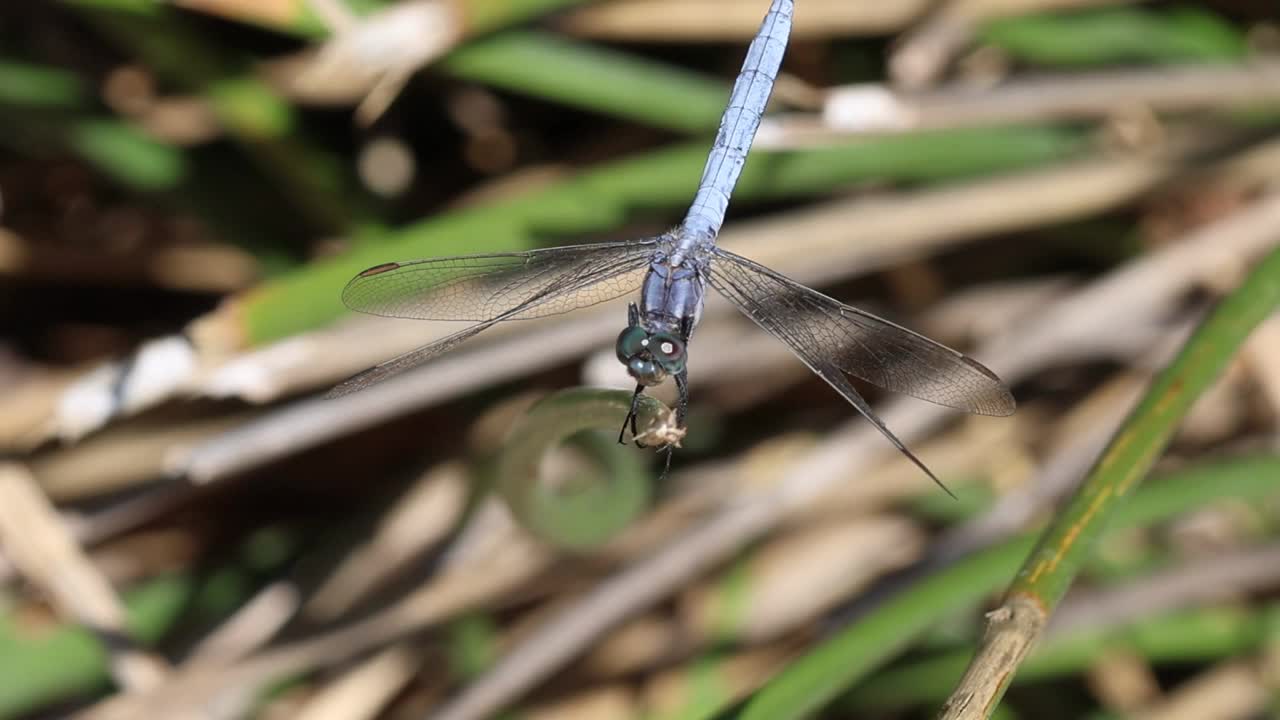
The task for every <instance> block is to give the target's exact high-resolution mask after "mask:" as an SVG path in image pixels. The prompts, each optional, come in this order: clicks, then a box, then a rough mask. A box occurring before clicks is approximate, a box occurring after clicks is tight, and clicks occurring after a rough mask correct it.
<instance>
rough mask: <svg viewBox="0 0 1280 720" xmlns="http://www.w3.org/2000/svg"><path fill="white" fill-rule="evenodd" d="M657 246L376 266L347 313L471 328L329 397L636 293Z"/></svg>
mask: <svg viewBox="0 0 1280 720" xmlns="http://www.w3.org/2000/svg"><path fill="white" fill-rule="evenodd" d="M657 242H658V240H657V239H647V240H638V241H632V242H621V243H600V244H595V245H576V246H566V247H558V248H547V249H543V250H531V251H529V252H522V253H498V254H493V255H466V256H459V257H449V258H436V259H431V260H417V261H413V262H405V263H387V264H385V265H378V266H375V267H372V268H369V269H368V270H365V271H364V272H362V273H360V274H359V275H357V276H356V277H355V278H354V279H353V280H352V281H351V282H350V283H347V287H346V289H345V290H344V291H343V293H342V300H343V302H344V303H346V304H347V307H349V308H351V309H352V310H358V311H360V312H366V313H370V314H372V315H383V316H387V317H401V318H417V319H424V320H475V321H477V323H476V324H475V325H472V326H470V327H467V328H464V329H463V330H460V331H458V332H456V333H454V334H452V335H450V336H448V337H445V338H443V339H441V340H437V341H436V342H434V343H431V344H430V345H424V346H422V347H420V348H418V349H416V350H412V351H410V352H407V353H405V354H403V355H400V356H398V357H395V358H392V359H391V360H388V361H387V362H384V363H382V364H380V365H377V366H374V367H372V368H370V369H368V370H365V371H364V372H362V373H360V374H358V375H355V376H353V377H351V378H349V379H347V380H346V381H344V382H343V383H342V384H340V385H338V386H337V387H335V388H334V389H332V390H330V391H329V393H328V397H340V396H342V395H348V394H350V393H353V392H356V391H357V390H363V389H364V388H367V387H369V386H370V385H373V384H374V383H377V382H381V381H382V380H385V379H387V378H388V377H391V376H392V375H396V374H398V373H400V372H403V371H405V370H408V369H409V368H412V367H415V366H417V365H420V364H422V363H424V362H426V361H427V360H430V359H431V358H434V357H436V356H437V355H441V354H443V353H445V352H448V351H449V350H452V349H453V348H454V347H456V346H458V345H459V344H460V343H462V342H463V341H464V340H467V339H468V338H471V337H473V336H475V335H478V334H479V333H480V332H482V331H483V330H485V329H487V328H489V327H492V326H493V325H495V324H497V323H499V322H502V321H503V320H524V319H528V318H535V317H546V316H548V315H556V314H559V313H565V312H568V311H570V310H575V309H577V308H583V307H588V306H590V305H595V304H597V303H601V302H604V301H606V300H612V299H613V298H616V297H619V296H621V295H625V294H626V293H628V292H633V291H635V290H637V289H639V287H640V282H641V280H642V279H643V276H644V273H645V271H646V270H647V269H648V266H649V260H650V257H651V256H652V254H653V251H654V248H655V245H656V243H657Z"/></svg>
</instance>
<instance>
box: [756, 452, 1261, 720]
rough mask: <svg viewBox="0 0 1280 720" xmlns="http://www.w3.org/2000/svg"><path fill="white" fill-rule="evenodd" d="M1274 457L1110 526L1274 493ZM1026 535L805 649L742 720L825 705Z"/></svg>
mask: <svg viewBox="0 0 1280 720" xmlns="http://www.w3.org/2000/svg"><path fill="white" fill-rule="evenodd" d="M1278 478H1280V457H1274V456H1262V457H1256V458H1245V459H1238V460H1231V461H1227V462H1218V463H1214V464H1206V465H1203V466H1199V467H1195V468H1189V469H1187V470H1183V471H1181V472H1178V473H1177V474H1175V475H1171V476H1169V477H1168V478H1166V479H1164V480H1162V481H1161V482H1159V483H1155V484H1153V485H1151V486H1150V487H1146V488H1143V489H1141V490H1140V491H1138V492H1136V493H1135V495H1134V497H1133V500H1132V501H1131V502H1130V503H1128V504H1126V505H1124V506H1122V507H1121V508H1119V509H1118V510H1117V512H1116V517H1115V523H1114V526H1115V528H1116V529H1123V528H1131V527H1139V526H1144V525H1150V524H1153V523H1157V522H1160V521H1162V520H1166V519H1168V518H1172V517H1175V516H1177V515H1179V514H1181V513H1184V512H1187V511H1188V510H1191V509H1193V508H1197V507H1200V506H1202V505H1203V504H1204V503H1205V502H1206V500H1207V499H1210V498H1221V497H1233V498H1245V499H1249V500H1257V499H1261V498H1265V497H1269V496H1273V495H1274V494H1275V493H1276V489H1277V479H1278ZM1032 543H1033V537H1032V536H1030V535H1027V536H1023V537H1020V538H1017V539H1013V540H1009V541H1007V542H1005V543H1002V544H1000V545H998V546H995V547H992V548H989V549H987V550H984V551H982V552H979V553H976V554H974V555H972V556H970V557H968V558H965V559H963V560H961V561H960V562H958V563H957V564H955V565H953V566H951V567H950V568H948V569H946V570H943V571H942V572H940V573H938V574H936V575H934V576H932V577H930V578H928V579H926V580H924V581H923V582H921V583H918V584H916V585H914V586H912V587H911V588H909V589H907V590H905V591H903V592H902V593H901V594H900V595H898V596H897V597H895V598H894V599H892V600H890V601H889V602H887V603H885V604H884V605H883V606H881V607H880V608H879V609H878V610H876V611H875V612H873V613H871V614H870V615H868V616H866V617H864V618H862V619H861V620H860V621H859V622H857V623H856V624H854V625H851V626H849V627H848V628H845V629H844V630H842V631H840V632H839V633H838V634H836V635H835V636H833V637H832V638H830V639H829V640H827V641H825V642H824V643H822V644H821V645H820V646H818V647H816V648H814V649H813V650H811V651H809V652H808V653H807V654H805V655H804V656H803V657H801V658H800V659H799V660H797V661H796V662H794V663H792V664H791V665H790V666H789V667H788V668H787V669H786V670H785V671H783V672H782V673H781V674H779V675H778V676H777V677H775V678H774V679H773V680H772V681H770V682H769V683H768V684H767V685H766V686H765V687H764V688H763V689H762V690H761V691H760V692H758V693H757V694H756V695H755V697H753V698H752V700H751V701H750V702H749V703H748V704H747V706H746V707H745V709H744V710H743V712H742V714H741V716H740V717H741V720H788V719H789V718H800V717H804V716H805V715H806V714H808V713H810V712H812V711H813V710H816V709H818V708H821V707H823V706H824V705H826V704H827V703H828V702H830V701H831V700H832V699H834V698H835V697H836V696H837V695H839V694H840V693H842V692H844V691H845V690H846V689H847V688H849V687H851V686H852V685H853V684H854V683H855V682H857V681H858V680H859V679H861V678H862V677H864V676H865V675H866V674H867V673H868V672H869V671H871V670H872V669H874V668H876V667H878V666H880V665H882V664H883V663H885V662H886V661H888V660H889V659H890V658H892V657H893V656H895V655H897V654H898V653H899V652H900V651H901V650H902V649H903V648H904V647H906V646H907V645H908V644H909V643H911V642H912V640H913V639H914V638H915V636H917V635H918V634H920V633H921V632H923V631H924V630H925V629H926V628H928V627H929V626H930V625H932V624H933V623H935V622H937V621H938V619H939V618H942V617H946V616H947V615H950V614H953V613H956V612H961V611H965V610H968V609H970V608H972V607H974V606H976V605H977V604H978V603H979V601H980V600H981V599H982V598H983V597H985V596H987V595H988V594H990V593H992V592H994V591H995V590H996V589H997V588H999V586H1000V584H1001V583H1004V582H1006V581H1008V579H1009V578H1010V577H1011V576H1013V574H1014V572H1015V570H1016V569H1017V567H1018V563H1019V562H1020V561H1022V560H1023V558H1025V557H1026V553H1027V551H1028V550H1029V549H1030V548H1031V547H1032Z"/></svg>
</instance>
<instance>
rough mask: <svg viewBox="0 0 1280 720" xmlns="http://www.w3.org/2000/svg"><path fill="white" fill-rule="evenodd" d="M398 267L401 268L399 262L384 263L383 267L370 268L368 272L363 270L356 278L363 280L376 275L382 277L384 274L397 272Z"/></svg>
mask: <svg viewBox="0 0 1280 720" xmlns="http://www.w3.org/2000/svg"><path fill="white" fill-rule="evenodd" d="M398 267H400V263H398V262H387V263H382V264H381V265H374V266H373V267H371V268H368V269H366V270H361V271H360V273H359V274H358V275H356V277H358V278H363V277H372V276H374V275H381V274H382V273H384V272H389V271H391V270H395V269H396V268H398Z"/></svg>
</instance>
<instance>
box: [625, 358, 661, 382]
mask: <svg viewBox="0 0 1280 720" xmlns="http://www.w3.org/2000/svg"><path fill="white" fill-rule="evenodd" d="M627 373H629V374H630V375H631V377H633V378H635V379H636V382H638V383H640V384H641V385H645V386H653V385H660V384H662V381H663V380H665V379H666V378H667V373H666V371H665V370H663V369H662V367H661V366H659V365H658V364H657V363H655V362H654V361H652V360H648V359H645V358H642V357H633V358H631V360H629V361H628V362H627Z"/></svg>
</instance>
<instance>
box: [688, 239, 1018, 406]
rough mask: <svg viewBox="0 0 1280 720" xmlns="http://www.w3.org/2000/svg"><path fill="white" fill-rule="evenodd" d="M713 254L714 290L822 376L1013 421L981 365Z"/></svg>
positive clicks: (1004, 392)
mask: <svg viewBox="0 0 1280 720" xmlns="http://www.w3.org/2000/svg"><path fill="white" fill-rule="evenodd" d="M713 252H714V259H713V261H712V263H711V273H710V283H711V285H712V287H714V288H715V289H716V290H717V291H719V292H720V293H721V294H723V295H724V296H725V297H727V298H728V299H729V300H731V301H732V302H733V303H734V304H735V305H737V306H738V308H739V309H740V310H742V312H744V313H745V314H746V315H747V316H749V317H750V318H751V319H752V320H754V321H756V323H757V324H759V325H760V326H761V327H763V328H764V329H765V330H768V331H769V332H770V333H772V334H773V335H775V336H777V337H778V338H779V339H781V340H782V341H783V342H785V343H786V344H787V345H788V346H790V347H791V349H792V351H793V352H795V353H796V354H797V355H799V356H800V357H801V358H802V359H804V360H805V362H806V363H808V364H809V365H810V367H812V368H813V369H814V371H815V372H818V373H819V374H820V375H821V374H822V373H821V372H820V371H819V368H820V367H829V368H831V369H839V370H842V371H844V372H846V373H849V374H850V375H853V376H854V377H858V378H861V379H863V380H866V381H867V382H870V383H872V384H874V385H878V386H880V387H882V388H885V389H886V390H892V391H894V392H900V393H903V394H905V395H910V396H912V397H916V398H919V399H921V400H927V401H929V402H933V403H937V404H939V405H945V406H947V407H952V408H956V409H958V410H964V411H966V412H971V413H977V414H979V415H1009V414H1012V413H1013V410H1014V405H1015V403H1014V399H1013V395H1012V394H1011V393H1010V392H1009V390H1008V388H1006V387H1005V386H1004V384H1003V383H1002V382H1000V378H998V377H996V375H995V373H993V372H991V371H990V370H988V369H987V368H986V367H984V366H983V365H982V364H980V363H979V362H977V361H976V360H973V359H972V358H969V357H966V356H965V355H963V354H962V353H959V352H956V351H955V350H952V349H951V348H949V347H947V346H945V345H941V344H939V343H936V342H934V341H932V340H930V339H929V338H927V337H925V336H923V335H920V334H918V333H914V332H912V331H910V330H908V329H906V328H904V327H901V326H899V325H895V324H893V323H891V322H889V321H887V320H882V319H880V318H878V317H876V316H874V315H872V314H870V313H867V312H864V311H862V310H859V309H857V308H854V307H850V306H848V305H845V304H843V303H841V302H839V301H837V300H834V299H832V298H829V297H827V296H826V295H823V294H822V293H819V292H817V291H815V290H812V289H810V288H807V287H805V286H804V285H801V284H800V283H798V282H795V281H794V280H791V279H790V278H787V277H785V276H783V275H781V274H779V273H777V272H774V271H773V270H770V269H769V268H767V267H764V266H763V265H760V264H759V263H755V262H752V261H750V260H747V259H746V258H744V257H742V256H740V255H735V254H734V253H731V252H729V251H727V250H722V249H719V248H716V249H715V250H714V251H713ZM824 379H826V380H827V382H829V383H831V382H832V380H831V378H824ZM833 384H834V383H833ZM836 389H837V390H841V389H840V388H839V387H837V388H836ZM841 392H842V394H844V391H843V390H841ZM860 409H861V408H860Z"/></svg>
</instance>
